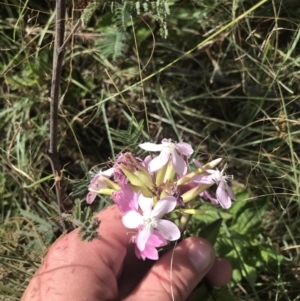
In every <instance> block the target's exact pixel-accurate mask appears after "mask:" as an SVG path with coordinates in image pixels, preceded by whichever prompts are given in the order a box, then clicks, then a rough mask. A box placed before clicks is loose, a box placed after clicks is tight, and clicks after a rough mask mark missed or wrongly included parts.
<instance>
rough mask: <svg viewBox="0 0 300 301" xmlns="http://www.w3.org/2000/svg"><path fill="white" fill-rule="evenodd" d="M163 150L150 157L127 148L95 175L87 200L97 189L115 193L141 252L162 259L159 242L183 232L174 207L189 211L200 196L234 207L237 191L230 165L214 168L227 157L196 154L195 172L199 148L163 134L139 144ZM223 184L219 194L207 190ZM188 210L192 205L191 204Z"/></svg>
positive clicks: (125, 220) (158, 150)
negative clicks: (172, 216)
mask: <svg viewBox="0 0 300 301" xmlns="http://www.w3.org/2000/svg"><path fill="white" fill-rule="evenodd" d="M139 147H140V148H142V149H143V150H146V151H149V152H159V154H158V155H157V156H155V155H154V156H152V157H151V156H147V157H146V158H145V159H144V160H143V159H141V158H139V157H135V156H134V155H133V154H131V153H129V152H127V153H122V154H120V155H119V156H118V158H117V160H116V162H115V164H114V166H113V167H112V168H110V169H108V170H105V171H101V172H99V173H98V174H96V175H95V176H94V178H93V179H92V180H91V182H90V185H89V193H88V195H87V197H86V201H87V203H89V204H91V203H92V202H93V201H94V199H95V197H96V195H97V194H106V195H110V196H111V197H112V199H113V201H114V203H115V204H116V205H117V206H118V208H119V210H120V211H121V212H122V213H123V218H122V222H123V224H124V226H125V227H126V228H128V229H132V231H133V232H130V233H133V234H132V236H131V238H130V240H131V242H132V243H134V244H135V252H136V255H137V257H138V258H142V259H144V260H145V259H146V258H149V259H152V260H156V259H158V248H161V247H164V246H166V245H167V244H168V242H169V241H175V240H178V239H179V238H180V235H181V234H180V229H179V227H178V225H177V224H178V223H177V224H176V223H174V222H173V221H170V220H168V219H166V215H167V214H168V213H171V212H174V211H177V212H179V211H180V212H182V213H185V209H184V208H185V205H186V204H187V203H188V202H190V203H189V208H191V205H192V204H193V203H194V202H195V201H196V199H197V198H198V197H201V198H202V199H206V200H209V201H211V202H212V203H214V204H220V205H221V206H222V208H224V209H228V208H229V207H230V206H231V200H234V199H235V196H234V193H233V191H232V189H231V188H230V186H229V185H228V183H227V181H228V180H229V179H232V176H228V175H226V174H225V168H226V166H225V167H224V168H223V169H222V170H221V171H220V170H218V169H214V168H215V166H216V165H217V164H219V163H220V162H221V159H216V160H214V161H211V162H209V163H208V164H206V165H204V166H202V165H201V164H200V163H199V162H198V161H197V160H193V163H194V164H195V166H196V169H195V170H193V171H190V172H189V165H188V159H189V158H190V156H191V155H192V154H193V152H194V151H193V148H192V147H191V145H189V144H188V143H185V142H179V143H174V142H173V141H172V140H170V139H163V140H162V142H161V144H153V143H150V142H146V143H143V144H140V145H139ZM213 185H217V189H216V193H215V196H212V195H211V194H210V193H209V191H208V190H207V189H208V188H209V187H211V186H213ZM187 210H188V209H187Z"/></svg>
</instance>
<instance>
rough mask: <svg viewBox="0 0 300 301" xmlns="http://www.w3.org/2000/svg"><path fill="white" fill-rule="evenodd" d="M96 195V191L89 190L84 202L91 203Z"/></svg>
mask: <svg viewBox="0 0 300 301" xmlns="http://www.w3.org/2000/svg"><path fill="white" fill-rule="evenodd" d="M96 196H97V193H96V192H93V191H90V192H89V193H88V194H87V196H86V202H87V203H88V204H92V203H93V202H94V200H95V198H96Z"/></svg>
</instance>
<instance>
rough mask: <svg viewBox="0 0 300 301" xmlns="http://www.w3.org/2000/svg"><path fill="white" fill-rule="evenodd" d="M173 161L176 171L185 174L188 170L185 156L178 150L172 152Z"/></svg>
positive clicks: (180, 174) (181, 174)
mask: <svg viewBox="0 0 300 301" xmlns="http://www.w3.org/2000/svg"><path fill="white" fill-rule="evenodd" d="M172 163H173V167H174V169H175V171H176V173H177V174H178V175H179V176H183V175H185V174H186V172H187V166H186V163H185V161H184V160H183V158H182V157H181V156H180V155H179V154H178V153H177V152H176V151H174V153H173V154H172Z"/></svg>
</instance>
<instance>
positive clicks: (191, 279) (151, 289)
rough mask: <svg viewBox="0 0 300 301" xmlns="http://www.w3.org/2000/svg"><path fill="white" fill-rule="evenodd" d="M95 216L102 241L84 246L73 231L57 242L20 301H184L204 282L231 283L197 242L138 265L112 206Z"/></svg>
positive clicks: (225, 266) (221, 263)
mask: <svg viewBox="0 0 300 301" xmlns="http://www.w3.org/2000/svg"><path fill="white" fill-rule="evenodd" d="M98 217H99V220H100V221H101V225H100V229H99V234H100V236H101V238H100V239H99V240H98V239H95V240H93V241H91V242H83V241H81V240H80V237H79V236H78V230H74V231H72V232H71V233H69V234H67V235H65V236H63V237H61V238H60V239H58V240H57V241H56V242H55V243H54V244H53V245H52V246H51V248H50V249H49V251H48V254H47V256H46V257H45V259H44V262H43V264H42V265H41V267H40V268H39V269H38V271H37V272H36V274H35V275H34V277H33V278H32V279H31V281H30V283H29V286H28V287H27V289H26V291H25V293H24V295H23V297H22V299H21V301H63V300H71V301H77V300H78V301H79V300H80V301H82V300H90V301H96V300H126V301H135V300H139V301H140V300H142V299H144V300H147V301H151V300H155V301H167V300H186V299H187V298H188V297H189V296H190V295H191V294H192V291H193V290H194V289H195V287H196V286H197V285H198V284H199V282H200V281H201V280H202V279H203V278H204V277H205V279H206V280H207V281H208V282H209V283H210V284H211V285H213V286H222V285H225V284H226V283H227V282H228V281H229V280H230V277H231V272H232V270H231V266H230V265H229V263H228V262H227V261H225V260H223V259H216V258H215V256H214V251H213V248H212V246H211V245H210V244H209V243H208V242H207V241H206V240H204V239H202V238H196V237H193V238H192V237H191V238H188V239H185V240H183V241H181V242H179V243H178V244H177V245H176V247H175V249H174V248H172V249H170V250H169V251H168V252H167V253H165V254H164V255H163V256H161V257H160V258H159V260H157V261H150V260H146V261H142V260H141V259H138V258H137V257H136V256H135V254H134V245H133V244H131V243H130V242H129V241H130V236H131V235H130V233H129V230H128V229H126V228H125V227H124V226H123V224H122V222H121V218H122V214H121V212H120V211H119V209H118V208H117V207H116V206H111V207H109V208H108V209H106V210H104V211H102V212H101V213H100V214H99V216H98Z"/></svg>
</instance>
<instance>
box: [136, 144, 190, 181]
mask: <svg viewBox="0 0 300 301" xmlns="http://www.w3.org/2000/svg"><path fill="white" fill-rule="evenodd" d="M139 147H140V148H142V149H144V150H146V151H150V152H160V154H159V155H158V156H157V157H156V158H154V159H153V160H152V161H151V162H150V163H149V171H150V172H156V171H158V170H159V169H161V168H162V167H163V166H164V165H165V164H166V163H167V162H168V161H169V159H170V157H171V158H172V164H173V167H174V169H175V171H176V173H177V174H178V175H180V176H183V175H184V174H185V173H186V172H187V164H186V162H185V159H184V158H183V156H186V157H187V158H188V157H189V156H190V155H191V154H192V153H193V152H194V150H193V148H192V147H191V146H190V145H189V144H188V143H185V142H179V143H173V142H171V139H163V140H162V141H161V144H154V143H150V142H146V143H142V144H140V145H139Z"/></svg>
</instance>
